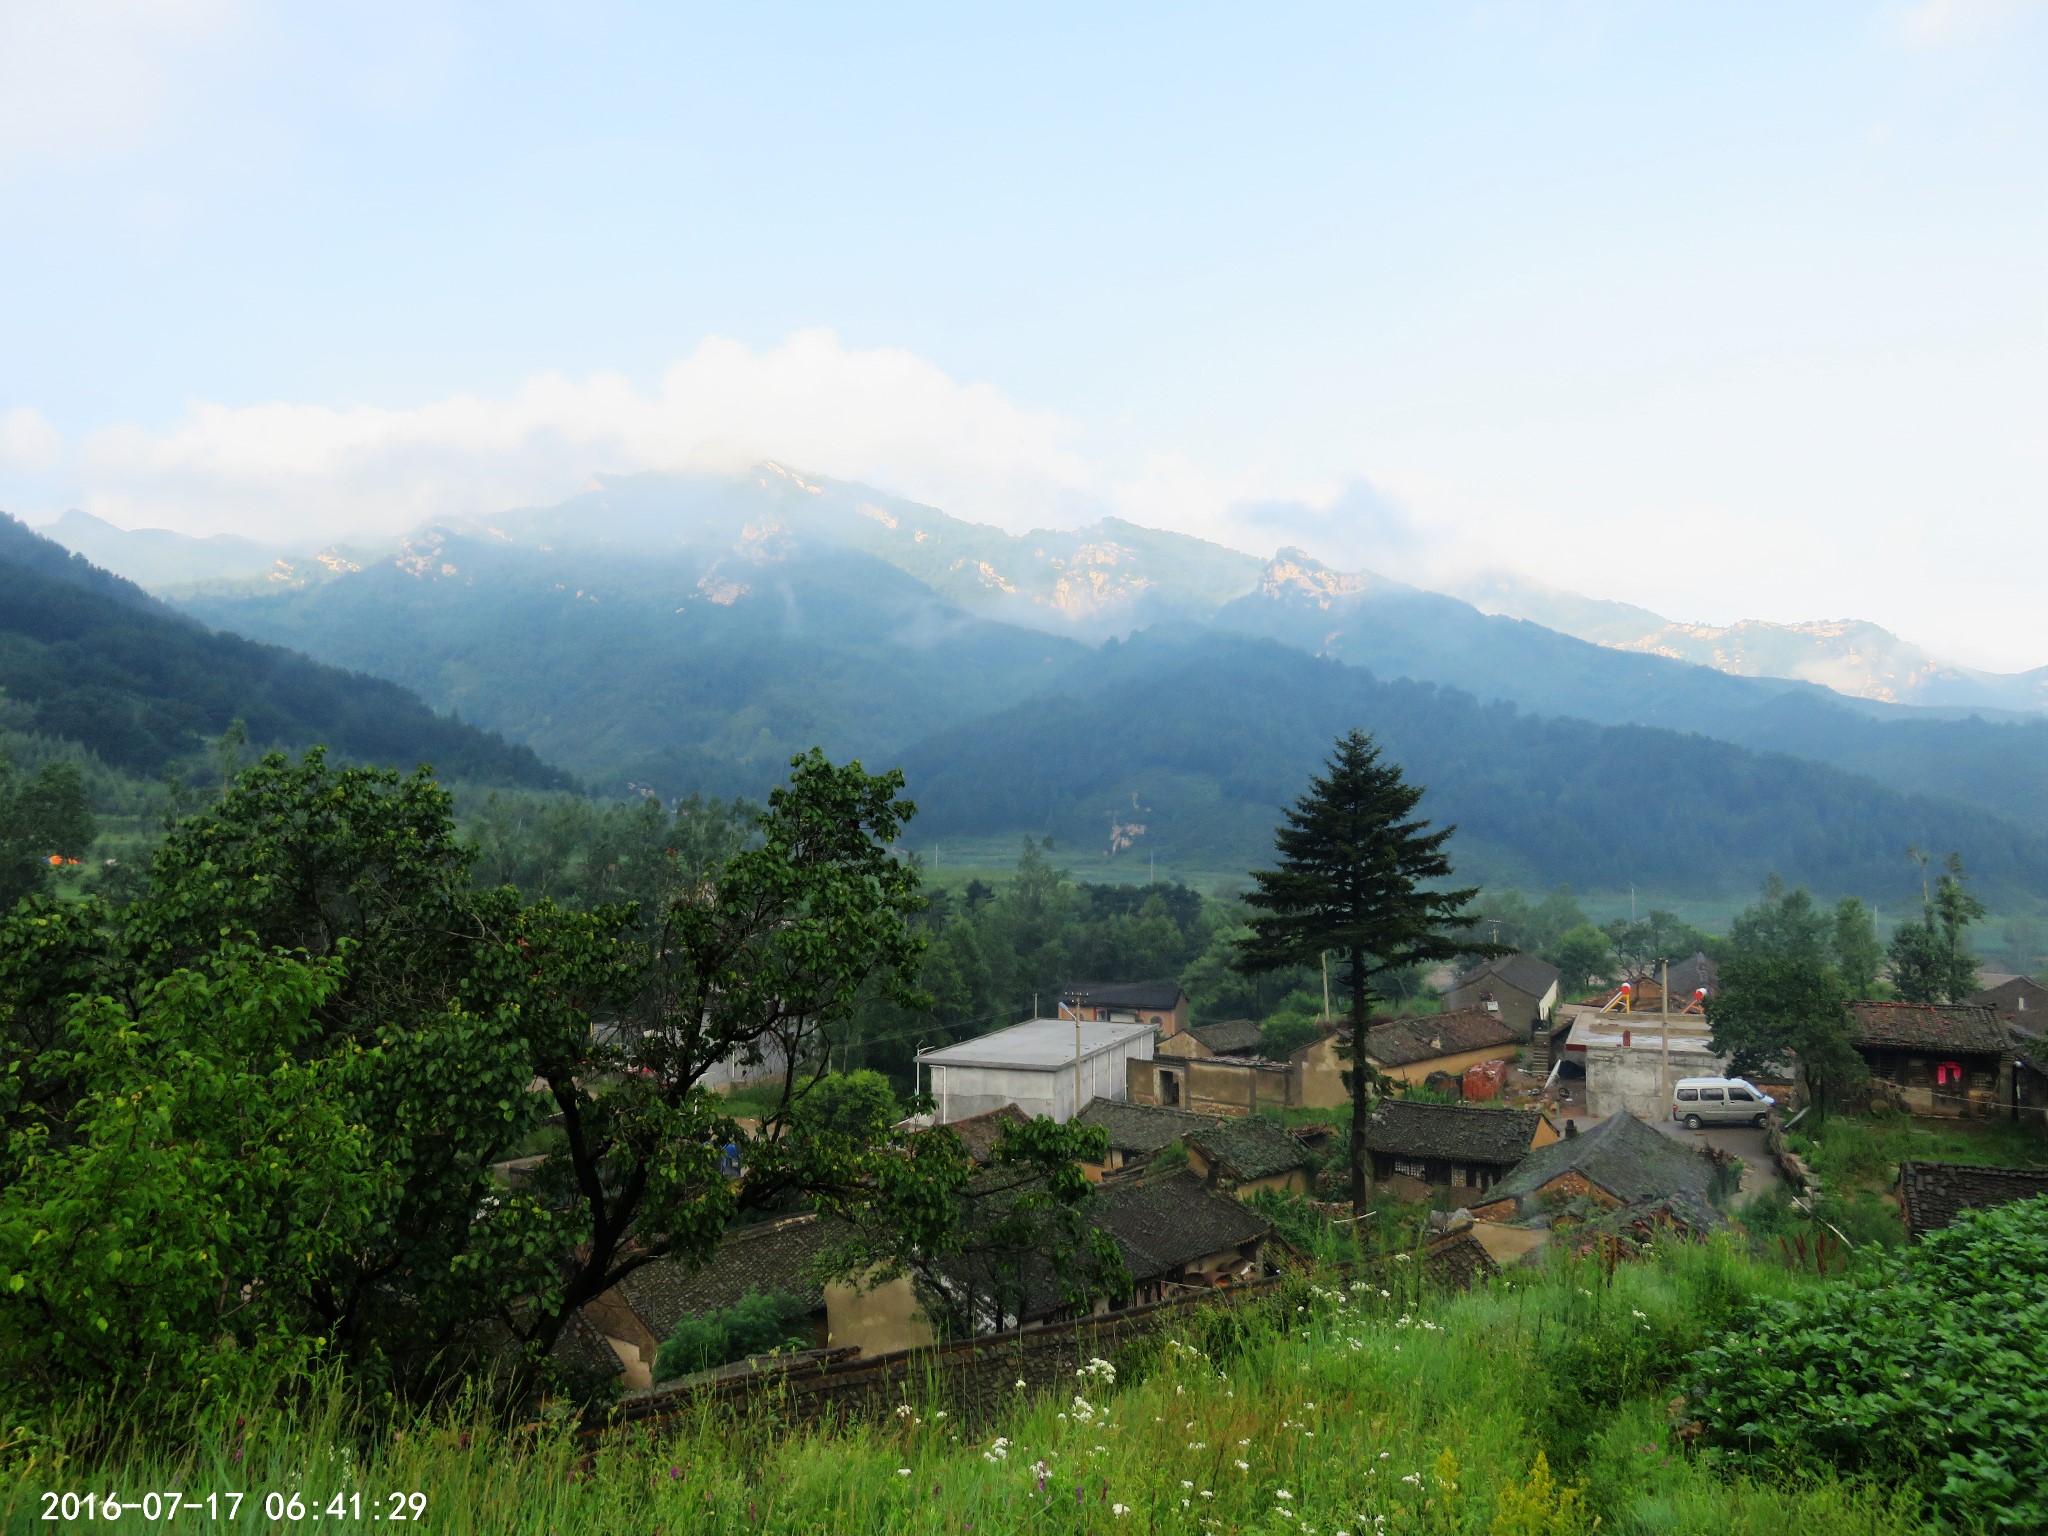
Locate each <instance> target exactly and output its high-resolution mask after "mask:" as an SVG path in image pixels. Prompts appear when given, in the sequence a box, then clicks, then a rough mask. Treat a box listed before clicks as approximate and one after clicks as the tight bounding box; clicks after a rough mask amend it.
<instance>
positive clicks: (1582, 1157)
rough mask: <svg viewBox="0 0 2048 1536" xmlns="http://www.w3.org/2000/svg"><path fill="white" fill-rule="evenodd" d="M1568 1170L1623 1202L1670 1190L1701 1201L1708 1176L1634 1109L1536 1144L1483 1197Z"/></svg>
mask: <svg viewBox="0 0 2048 1536" xmlns="http://www.w3.org/2000/svg"><path fill="white" fill-rule="evenodd" d="M1572 1172H1576V1173H1577V1174H1579V1175H1580V1177H1582V1178H1584V1179H1585V1180H1586V1182H1588V1183H1589V1184H1592V1185H1594V1186H1596V1187H1597V1188H1600V1189H1603V1190H1605V1191H1606V1192H1607V1193H1608V1194H1609V1195H1611V1196H1613V1197H1614V1198H1615V1199H1617V1200H1619V1201H1620V1202H1621V1203H1622V1204H1623V1205H1634V1204H1636V1203H1637V1202H1639V1201H1643V1200H1657V1199H1662V1198H1665V1197H1667V1196H1671V1195H1690V1196H1691V1197H1692V1198H1693V1199H1695V1200H1697V1201H1699V1202H1701V1203H1704V1202H1705V1201H1706V1198H1707V1191H1708V1190H1709V1189H1710V1188H1711V1187H1712V1185H1713V1182H1714V1170H1713V1168H1712V1166H1711V1165H1710V1164H1709V1163H1708V1162H1707V1160H1706V1159H1705V1158H1704V1157H1702V1156H1700V1154H1699V1153H1697V1152H1695V1151H1694V1150H1693V1149H1692V1148H1691V1147H1690V1146H1688V1145H1686V1144H1685V1143H1684V1142H1681V1141H1676V1140H1674V1139H1673V1138H1671V1137H1669V1136H1665V1135H1663V1134H1662V1133H1660V1132H1658V1131H1655V1130H1652V1129H1651V1128H1650V1127H1649V1126H1647V1125H1645V1124H1643V1122H1642V1121H1640V1120H1638V1119H1637V1118H1636V1117H1635V1116H1634V1115H1630V1114H1613V1115H1609V1116H1608V1117H1607V1118H1606V1119H1605V1120H1602V1121H1601V1122H1600V1123H1599V1124H1598V1125H1595V1126H1593V1127H1592V1128H1591V1129H1589V1130H1585V1131H1581V1132H1580V1133H1579V1134H1578V1135H1576V1136H1567V1137H1566V1138H1565V1139H1564V1140H1562V1141H1554V1142H1552V1143H1551V1144H1550V1145H1549V1146H1547V1147H1538V1148H1537V1149H1536V1150H1535V1151H1534V1152H1531V1153H1530V1154H1529V1155H1528V1156H1527V1157H1525V1158H1523V1159H1522V1161H1521V1162H1520V1164H1518V1165H1517V1166H1516V1168H1515V1170H1514V1171H1513V1172H1512V1173H1510V1174H1509V1175H1508V1176H1507V1177H1506V1178H1504V1179H1502V1180H1501V1181H1500V1182H1499V1183H1498V1184H1496V1185H1494V1187H1493V1188H1492V1189H1490V1190H1488V1191H1487V1196H1486V1201H1487V1203H1488V1204H1491V1203H1492V1202H1493V1201H1496V1200H1508V1199H1516V1200H1519V1199H1522V1198H1525V1197H1527V1196H1529V1195H1533V1194H1535V1193H1536V1192H1537V1191H1538V1190H1539V1189H1541V1188H1542V1187H1543V1186H1544V1185H1546V1184H1548V1183H1549V1182H1550V1181H1551V1180H1552V1179H1555V1178H1557V1177H1559V1176H1560V1175H1562V1174H1566V1173H1572Z"/></svg>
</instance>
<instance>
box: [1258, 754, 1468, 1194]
mask: <svg viewBox="0 0 2048 1536" xmlns="http://www.w3.org/2000/svg"><path fill="white" fill-rule="evenodd" d="M1421 799H1422V786H1421V785H1419V784H1410V783H1408V782H1407V780H1405V779H1404V778H1403V777H1402V776H1401V770H1400V768H1398V767H1397V766H1395V765H1394V764H1392V763H1383V762H1382V761H1381V760H1380V754H1379V749H1378V748H1377V747H1376V746H1374V745H1373V740H1372V738H1371V737H1370V736H1369V735H1367V734H1366V733H1365V732H1364V731H1352V732H1351V733H1350V734H1349V735H1346V736H1343V737H1341V738H1339V740H1338V742H1337V749H1336V752H1335V754H1334V755H1333V756H1332V757H1331V758H1330V760H1329V762H1328V763H1327V764H1326V773H1325V774H1324V775H1323V776H1321V777H1317V778H1314V779H1311V780H1310V781H1309V791H1308V793H1307V794H1305V795H1303V796H1302V797H1301V799H1300V800H1298V801H1296V802H1295V805H1294V808H1293V809H1292V810H1289V811H1287V812H1286V813H1285V814H1286V818H1287V819H1286V823H1285V824H1284V825H1283V826H1282V827H1281V828H1280V829H1279V830H1278V832H1277V833H1276V834H1275V836H1274V842H1275V844H1276V846H1277V849H1278V852H1279V855H1280V859H1279V865H1280V867H1279V868H1277V869H1270V870H1255V871H1254V872H1253V874H1252V879H1253V881H1254V882H1256V885H1257V888H1256V889H1255V890H1253V891H1252V892H1251V893H1250V894H1248V895H1247V896H1246V897H1245V900H1246V902H1247V903H1249V904H1250V905H1251V906H1253V907H1255V908H1258V909H1259V913H1258V915H1257V916H1254V917H1253V918H1252V920H1251V930H1252V931H1251V936H1250V937H1249V938H1246V939H1244V940H1242V941H1240V942H1239V944H1238V958H1237V963H1238V966H1239V968H1240V969H1242V970H1244V971H1245V972H1247V973H1249V974H1257V973H1261V972H1266V971H1275V970H1281V969H1285V968H1288V967H1292V966H1313V965H1319V964H1320V963H1321V959H1322V956H1323V955H1324V953H1325V952H1334V953H1335V954H1337V955H1339V956H1341V958H1342V978H1343V986H1344V990H1345V994H1346V997H1347V1001H1348V1004H1349V1014H1350V1025H1351V1027H1350V1032H1349V1040H1348V1054H1349V1057H1350V1061H1351V1071H1350V1074H1349V1077H1350V1088H1351V1204H1352V1209H1353V1210H1354V1211H1357V1212H1359V1213H1361V1214H1362V1213H1363V1212H1364V1210H1365V1198H1366V1176H1365V1116H1366V1109H1367V1106H1368V1105H1369V1104H1370V1102H1371V1100H1372V1097H1373V1095H1374V1093H1376V1092H1377V1091H1378V1088H1379V1086H1380V1085H1379V1081H1378V1076H1379V1075H1378V1073H1377V1072H1376V1071H1375V1070H1374V1068H1373V1065H1372V1063H1371V1061H1370V1060H1368V1059H1367V1057H1366V1053H1365V1035H1366V1030H1367V1028H1368V1027H1369V1026H1370V1023H1371V1019H1372V1005H1373V1003H1374V1001H1375V1000H1376V991H1375V988H1376V986H1377V985H1378V984H1379V981H1380V978H1382V977H1384V976H1387V975H1388V973H1390V972H1399V971H1402V970H1405V969H1406V968H1408V967H1409V966H1412V965H1416V964H1418V963H1427V962H1432V961H1440V960H1449V959H1452V958H1454V957H1455V956H1457V955H1460V954H1469V953H1472V952H1474V951H1475V950H1477V951H1478V952H1481V953H1489V954H1490V953H1495V952H1496V951H1497V947H1496V946H1493V945H1476V946H1475V945H1474V943H1473V942H1472V940H1471V938H1470V937H1468V936H1465V935H1466V930H1467V929H1468V928H1469V926H1470V924H1471V923H1472V922H1473V921H1474V918H1473V916H1472V914H1471V912H1470V911H1469V910H1468V908H1469V905H1470V903H1471V901H1472V898H1473V897H1474V896H1476V895H1478V893H1479V891H1478V887H1477V886H1473V887H1470V888H1467V889H1464V890H1448V891H1447V890H1432V889H1428V888H1427V882H1430V881H1437V880H1442V879H1444V878H1445V877H1447V876H1448V875H1449V874H1450V872H1451V863H1450V860H1449V859H1448V858H1446V857H1445V856H1444V852H1443V847H1444V844H1445V843H1446V842H1448V841H1449V840H1450V836H1451V834H1452V832H1454V831H1455V830H1456V828H1454V827H1444V828H1442V829H1441V830H1438V831H1431V830H1430V828H1429V823H1428V822H1427V821H1425V820H1421V819H1419V818H1417V817H1415V815H1414V811H1415V807H1416V806H1417V804H1419V803H1420V801H1421Z"/></svg>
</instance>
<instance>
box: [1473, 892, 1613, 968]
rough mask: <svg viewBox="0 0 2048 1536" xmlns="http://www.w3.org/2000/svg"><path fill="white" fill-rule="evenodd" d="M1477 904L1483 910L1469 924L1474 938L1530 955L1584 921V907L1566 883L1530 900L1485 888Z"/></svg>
mask: <svg viewBox="0 0 2048 1536" xmlns="http://www.w3.org/2000/svg"><path fill="white" fill-rule="evenodd" d="M1479 905H1480V907H1481V908H1483V910H1482V911H1481V912H1480V914H1479V918H1478V921H1477V922H1476V923H1475V924H1474V925H1473V936H1474V937H1475V938H1484V939H1489V940H1493V941H1496V942H1498V943H1501V944H1505V945H1507V946H1508V947H1509V948H1510V949H1519V950H1525V951H1527V952H1528V953H1529V954H1532V955H1533V954H1539V953H1541V952H1542V951H1544V950H1546V949H1549V948H1550V947H1551V946H1552V945H1554V944H1556V943H1557V941H1558V940H1559V939H1560V938H1562V937H1563V936H1564V935H1565V934H1566V933H1568V932H1570V931H1571V930H1572V929H1574V928H1577V927H1579V926H1581V925H1582V924H1584V923H1586V922H1587V921H1588V919H1587V917H1586V912H1585V909H1584V908H1583V907H1581V906H1580V905H1579V903H1578V901H1577V900H1576V899H1575V898H1574V897H1573V896H1572V890H1571V887H1570V886H1568V885H1561V886H1559V887H1557V889H1555V890H1553V891H1547V892H1545V893H1544V895H1543V896H1542V897H1541V898H1540V899H1537V900H1533V901H1532V900H1531V899H1530V898H1529V897H1528V896H1526V895H1524V894H1523V893H1522V892H1520V891H1493V890H1489V891H1485V892H1483V893H1482V894H1481V895H1480V897H1479ZM1551 963H1552V964H1553V965H1554V964H1556V962H1555V961H1552V962H1551Z"/></svg>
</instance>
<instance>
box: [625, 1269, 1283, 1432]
mask: <svg viewBox="0 0 2048 1536" xmlns="http://www.w3.org/2000/svg"><path fill="white" fill-rule="evenodd" d="M1282 1283H1283V1279H1282V1278H1275V1279H1268V1280H1257V1281H1252V1282H1250V1283H1248V1284H1245V1285H1237V1286H1230V1287H1228V1288H1224V1289H1219V1290H1214V1291H1205V1292H1201V1293H1199V1294H1196V1295H1192V1296H1185V1297H1175V1298H1173V1299H1171V1300H1168V1301H1161V1302H1154V1303H1153V1304H1152V1305H1150V1306H1145V1307H1131V1308H1129V1309H1127V1310H1125V1311H1122V1312H1109V1313H1104V1314H1101V1315H1099V1316H1092V1317H1086V1318H1082V1319H1080V1320H1078V1321H1076V1322H1069V1323H1058V1324H1054V1325H1052V1326H1049V1327H1043V1328H1027V1329H1020V1330H1015V1331H1012V1332H1009V1333H1001V1334H990V1335H988V1336H986V1337H983V1338H977V1339H969V1340H963V1341H962V1342H960V1343H957V1344H945V1345H939V1346H937V1347H934V1348H928V1349H908V1350H899V1351H897V1352H896V1353H894V1354H888V1355H869V1356H863V1357H860V1358H856V1359H824V1360H811V1361H805V1362H792V1363H789V1364H773V1365H768V1366H764V1367H763V1368H761V1369H758V1370H753V1371H745V1372H741V1373H736V1374H732V1375H728V1376H725V1377H723V1378H721V1379H717V1380H712V1381H702V1382H692V1383H690V1384H689V1385H687V1386H678V1387H675V1388H673V1389H670V1390H668V1391H663V1392H658V1393H649V1394H640V1395H636V1396H634V1397H631V1398H628V1399H626V1400H624V1401H623V1402H621V1403H619V1404H617V1405H616V1406H615V1407H613V1408H612V1409H611V1410H610V1411H609V1412H608V1413H607V1414H606V1415H605V1423H604V1424H592V1425H591V1426H590V1429H589V1431H588V1432H593V1433H594V1432H599V1431H601V1430H602V1429H603V1428H605V1427H607V1426H609V1425H616V1424H620V1423H645V1422H648V1421H658V1420H660V1419H663V1418H667V1417H670V1416H672V1415H677V1414H688V1413H693V1412H695V1411H696V1410H697V1408H698V1407H699V1406H700V1405H703V1404H707V1403H711V1404H724V1405H730V1406H731V1407H733V1408H735V1409H744V1408H746V1407H753V1406H759V1407H764V1408H767V1409H769V1410H770V1411H772V1412H774V1413H775V1414H776V1415H777V1416H778V1417H780V1418H784V1419H787V1420H788V1421H790V1422H792V1423H804V1424H817V1423H823V1422H845V1421H846V1420H849V1419H855V1418H873V1417H881V1416H884V1415H887V1414H891V1413H894V1412H895V1411H896V1409H897V1408H898V1407H899V1406H900V1405H901V1404H904V1403H910V1404H912V1405H913V1406H914V1407H916V1408H917V1409H918V1411H920V1412H923V1411H924V1409H925V1406H926V1405H927V1404H930V1403H938V1404H942V1405H943V1406H944V1407H945V1409H946V1411H947V1412H948V1413H949V1414H950V1415H952V1416H953V1417H954V1418H955V1419H957V1420H958V1421H960V1423H961V1424H962V1425H963V1426H973V1427H978V1426H979V1425H981V1424H985V1423H987V1422H988V1421H989V1420H990V1419H992V1418H993V1417H994V1416H995V1415H996V1414H998V1413H999V1412H1000V1411H1001V1410H1002V1409H1003V1408H1005V1407H1006V1406H1008V1405H1009V1404H1011V1403H1013V1402H1015V1401H1016V1400H1017V1399H1018V1397H1019V1396H1025V1395H1033V1394H1037V1393H1040V1392H1046V1391H1069V1390H1073V1389H1074V1386H1075V1375H1074V1373H1075V1372H1076V1371H1077V1370H1079V1369H1080V1368H1081V1367H1083V1366H1085V1365H1087V1364H1088V1362H1089V1361H1090V1360H1092V1359H1096V1358H1098V1357H1099V1358H1102V1359H1106V1360H1110V1361H1112V1362H1114V1361H1115V1360H1116V1358H1117V1352H1118V1351H1119V1350H1120V1349H1124V1348H1126V1347H1128V1346H1129V1345H1131V1344H1132V1343H1134V1342H1136V1341H1138V1340H1140V1339H1145V1338H1149V1337H1151V1336H1152V1335H1154V1334H1156V1333H1159V1332H1161V1331H1162V1330H1164V1329H1166V1328H1169V1327H1171V1326H1173V1325H1174V1324H1177V1323H1182V1322H1186V1321H1189V1320H1190V1319H1191V1318H1192V1317H1193V1316H1194V1315H1195V1314H1197V1313H1198V1312H1200V1311H1202V1310H1203V1309H1210V1308H1237V1307H1242V1306H1245V1305H1247V1304H1249V1303H1253V1302H1256V1301H1258V1300H1259V1299H1261V1298H1263V1297H1266V1296H1270V1295H1272V1294H1274V1293H1275V1291H1276V1290H1277V1289H1278V1288H1279V1286H1280V1285H1281V1284H1282ZM1080 1390H1081V1392H1082V1395H1083V1396H1086V1395H1087V1388H1086V1387H1085V1386H1083V1387H1082V1388H1081V1389H1080Z"/></svg>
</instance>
